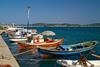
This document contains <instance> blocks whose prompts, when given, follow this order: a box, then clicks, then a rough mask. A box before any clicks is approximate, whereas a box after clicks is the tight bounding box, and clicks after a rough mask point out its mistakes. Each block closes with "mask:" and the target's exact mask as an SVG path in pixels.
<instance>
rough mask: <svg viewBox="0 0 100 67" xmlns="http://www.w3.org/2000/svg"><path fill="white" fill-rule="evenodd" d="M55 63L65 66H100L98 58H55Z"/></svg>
mask: <svg viewBox="0 0 100 67" xmlns="http://www.w3.org/2000/svg"><path fill="white" fill-rule="evenodd" d="M57 63H58V64H60V65H62V66H65V67H100V60H86V61H82V62H81V61H79V60H57Z"/></svg>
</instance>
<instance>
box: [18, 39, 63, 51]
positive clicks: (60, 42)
mask: <svg viewBox="0 0 100 67" xmlns="http://www.w3.org/2000/svg"><path fill="white" fill-rule="evenodd" d="M63 41H64V38H62V39H60V40H59V41H58V42H54V43H46V44H41V43H36V44H27V43H21V42H17V43H18V45H19V47H20V48H22V49H24V48H38V47H44V48H48V47H58V46H60V45H61V44H62V43H63Z"/></svg>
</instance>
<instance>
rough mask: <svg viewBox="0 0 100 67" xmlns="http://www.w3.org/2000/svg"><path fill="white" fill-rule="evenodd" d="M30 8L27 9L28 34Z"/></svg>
mask: <svg viewBox="0 0 100 67" xmlns="http://www.w3.org/2000/svg"><path fill="white" fill-rule="evenodd" d="M30 8H31V7H30V6H28V7H27V9H28V11H27V32H28V28H29V18H30V17H29V15H30Z"/></svg>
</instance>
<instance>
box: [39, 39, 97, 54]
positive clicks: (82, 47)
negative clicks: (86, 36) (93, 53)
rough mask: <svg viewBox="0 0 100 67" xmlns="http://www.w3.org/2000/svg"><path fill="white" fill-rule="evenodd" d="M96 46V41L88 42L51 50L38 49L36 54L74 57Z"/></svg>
mask: <svg viewBox="0 0 100 67" xmlns="http://www.w3.org/2000/svg"><path fill="white" fill-rule="evenodd" d="M96 44H97V41H89V42H83V43H78V44H73V45H67V46H66V47H63V46H59V47H57V48H53V49H41V48H38V52H39V53H41V54H48V55H57V56H58V55H74V54H80V53H84V52H87V51H90V50H92V49H93V48H94V46H95V45H96Z"/></svg>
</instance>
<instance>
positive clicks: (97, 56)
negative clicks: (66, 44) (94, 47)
mask: <svg viewBox="0 0 100 67" xmlns="http://www.w3.org/2000/svg"><path fill="white" fill-rule="evenodd" d="M91 55H92V56H94V57H96V58H100V56H99V55H96V54H91Z"/></svg>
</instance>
